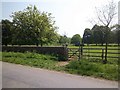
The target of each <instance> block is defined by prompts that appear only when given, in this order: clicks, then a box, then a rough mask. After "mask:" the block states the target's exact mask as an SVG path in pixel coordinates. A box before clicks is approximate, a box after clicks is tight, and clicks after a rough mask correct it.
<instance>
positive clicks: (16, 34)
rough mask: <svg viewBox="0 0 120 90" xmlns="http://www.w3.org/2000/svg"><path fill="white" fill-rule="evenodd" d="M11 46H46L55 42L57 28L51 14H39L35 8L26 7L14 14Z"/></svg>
mask: <svg viewBox="0 0 120 90" xmlns="http://www.w3.org/2000/svg"><path fill="white" fill-rule="evenodd" d="M11 17H12V18H13V36H12V37H13V38H12V43H13V44H19V45H23V44H27V45H29V44H36V45H37V46H38V45H39V44H40V45H41V46H43V44H48V43H52V42H54V41H56V39H57V38H56V37H57V32H56V29H57V27H56V26H55V21H53V17H52V16H51V13H47V12H40V11H39V10H38V9H37V7H36V6H31V5H30V6H28V7H27V8H26V9H24V10H23V11H18V12H14V13H13V14H12V16H11Z"/></svg>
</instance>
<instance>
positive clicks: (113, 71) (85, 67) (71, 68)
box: [65, 60, 118, 81]
mask: <svg viewBox="0 0 120 90" xmlns="http://www.w3.org/2000/svg"><path fill="white" fill-rule="evenodd" d="M65 70H66V71H67V72H69V73H71V74H78V75H85V76H93V77H97V78H105V79H108V80H115V81H117V80H118V65H114V64H102V63H100V62H90V61H88V60H81V61H76V60H75V61H71V62H70V63H69V64H68V65H66V67H65Z"/></svg>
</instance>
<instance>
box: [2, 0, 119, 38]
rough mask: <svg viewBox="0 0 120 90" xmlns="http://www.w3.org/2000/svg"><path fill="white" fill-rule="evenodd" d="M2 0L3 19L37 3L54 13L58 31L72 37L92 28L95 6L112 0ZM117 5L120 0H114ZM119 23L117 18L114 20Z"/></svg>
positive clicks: (100, 5)
mask: <svg viewBox="0 0 120 90" xmlns="http://www.w3.org/2000/svg"><path fill="white" fill-rule="evenodd" d="M16 1H17V2H16ZM34 1H35V0H1V2H2V3H0V7H1V5H2V19H9V20H11V18H10V15H11V14H12V12H15V11H20V10H23V9H25V8H26V7H27V6H28V5H30V4H31V5H36V6H37V8H38V9H39V10H40V11H46V12H49V13H52V16H53V17H55V18H54V20H55V21H56V26H58V27H59V29H58V33H59V34H61V35H64V34H66V35H67V36H68V37H72V36H73V35H74V34H80V35H81V37H82V36H83V32H84V30H85V28H90V29H91V28H92V27H93V25H94V24H95V23H90V21H91V20H92V19H94V20H96V11H95V7H99V8H100V7H102V6H103V5H106V4H107V3H108V2H109V1H111V0H36V2H34ZM113 1H114V2H115V3H116V5H117V4H118V1H119V0H113ZM113 23H117V19H116V20H114V21H113Z"/></svg>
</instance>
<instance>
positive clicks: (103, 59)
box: [101, 48, 104, 60]
mask: <svg viewBox="0 0 120 90" xmlns="http://www.w3.org/2000/svg"><path fill="white" fill-rule="evenodd" d="M101 56H102V60H104V48H102V55H101Z"/></svg>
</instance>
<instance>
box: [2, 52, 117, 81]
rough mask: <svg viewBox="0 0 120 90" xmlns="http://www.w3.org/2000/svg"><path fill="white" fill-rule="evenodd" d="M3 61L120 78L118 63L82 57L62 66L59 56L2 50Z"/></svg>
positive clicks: (111, 78)
mask: <svg viewBox="0 0 120 90" xmlns="http://www.w3.org/2000/svg"><path fill="white" fill-rule="evenodd" d="M2 61H4V62H9V63H15V64H21V65H28V66H33V67H38V68H45V69H50V70H56V71H63V72H67V73H71V74H78V75H86V76H92V77H97V78H104V79H108V80H116V81H117V80H118V65H117V64H116V63H114V64H110V63H108V64H102V63H101V62H93V61H90V59H89V60H88V59H82V60H81V61H77V60H74V61H69V62H68V61H67V62H68V64H67V65H64V66H60V65H59V63H60V61H58V58H57V57H55V56H51V55H43V54H38V53H35V52H33V53H31V52H26V53H20V52H16V53H15V52H2Z"/></svg>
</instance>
